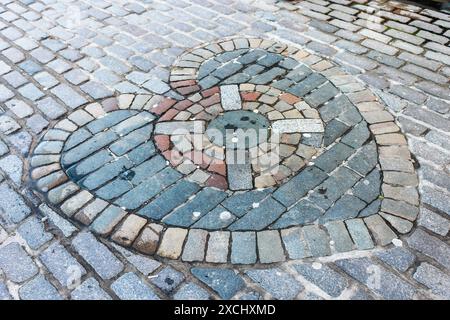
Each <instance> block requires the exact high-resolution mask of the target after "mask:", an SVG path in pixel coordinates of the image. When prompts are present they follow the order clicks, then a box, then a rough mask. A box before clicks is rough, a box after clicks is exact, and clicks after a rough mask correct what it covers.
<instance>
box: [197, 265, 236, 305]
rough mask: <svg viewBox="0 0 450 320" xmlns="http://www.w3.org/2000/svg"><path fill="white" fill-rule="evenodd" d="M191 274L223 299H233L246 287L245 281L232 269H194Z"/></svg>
mask: <svg viewBox="0 0 450 320" xmlns="http://www.w3.org/2000/svg"><path fill="white" fill-rule="evenodd" d="M191 272H192V274H193V275H194V276H195V277H196V278H197V279H199V280H200V281H201V282H203V283H204V284H206V285H207V286H208V287H210V288H211V289H213V290H214V291H215V292H216V293H217V294H218V295H219V296H220V297H221V298H222V299H226V300H229V299H231V298H232V297H233V296H234V295H235V294H236V293H237V292H238V291H239V290H241V289H243V288H244V286H245V283H244V280H242V278H241V277H240V276H239V275H237V274H236V273H235V271H234V270H232V269H215V268H192V269H191Z"/></svg>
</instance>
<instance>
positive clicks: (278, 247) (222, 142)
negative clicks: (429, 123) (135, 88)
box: [30, 38, 419, 264]
mask: <svg viewBox="0 0 450 320" xmlns="http://www.w3.org/2000/svg"><path fill="white" fill-rule="evenodd" d="M170 85H171V87H172V88H173V89H174V90H176V91H177V92H178V93H179V94H180V95H182V96H183V98H181V99H178V100H177V99H174V98H171V97H164V96H160V95H147V94H139V95H131V94H124V95H119V96H118V97H112V98H108V99H104V100H102V101H98V102H95V103H90V104H87V105H85V106H84V107H83V108H81V109H78V110H76V111H74V112H73V113H71V114H70V115H69V116H68V118H66V119H62V120H60V121H58V122H57V123H55V124H54V125H53V127H52V128H51V129H49V130H48V131H47V132H46V133H45V134H44V135H43V137H42V138H41V140H40V142H39V143H38V145H37V146H36V148H35V149H34V152H33V156H32V158H31V163H30V166H31V167H32V170H31V180H32V182H33V184H34V186H35V188H36V189H37V190H38V191H39V192H40V193H41V194H42V196H43V197H45V199H46V201H47V203H48V204H49V206H47V205H45V204H44V205H42V206H41V210H52V209H53V210H55V211H57V212H58V213H60V214H61V215H63V216H65V217H69V218H70V219H71V220H72V221H73V222H74V223H75V224H77V225H78V226H80V227H82V226H86V227H87V228H89V229H90V230H91V231H93V232H94V233H96V234H98V235H99V236H102V237H105V238H108V239H110V240H112V241H114V242H116V243H118V244H120V245H122V246H126V247H132V248H134V249H136V250H137V251H139V252H141V253H144V254H150V255H155V254H156V255H158V256H160V257H163V258H170V259H181V260H182V261H187V262H208V263H235V264H254V263H273V262H279V261H284V260H286V259H299V258H304V257H310V256H326V255H330V254H332V253H334V252H345V251H351V250H355V249H359V250H361V249H370V248H373V247H375V246H377V245H381V246H384V245H387V244H389V243H390V242H391V241H392V240H393V239H395V238H396V237H397V236H398V234H403V233H407V232H409V231H410V230H411V229H412V227H413V222H414V221H415V219H416V217H417V214H418V204H419V197H418V193H417V177H416V174H415V170H414V166H413V160H412V158H411V154H410V152H409V150H408V147H407V143H406V139H405V137H404V136H403V135H402V134H401V132H400V129H399V127H398V126H397V125H396V124H395V122H394V118H393V117H392V115H391V114H390V113H389V112H387V111H386V110H385V108H384V106H383V105H382V104H381V102H380V101H379V99H378V98H377V97H376V96H375V95H374V94H373V93H371V92H370V91H369V90H368V89H366V88H365V87H364V86H363V85H362V84H361V83H360V82H359V81H358V80H357V79H356V78H355V77H353V76H351V75H349V74H347V73H346V72H345V71H344V70H343V69H342V68H340V67H339V66H338V65H336V64H334V63H332V62H330V61H327V60H322V59H321V58H319V57H317V56H314V55H311V54H309V53H307V52H306V51H303V50H299V49H297V48H295V47H291V46H288V45H285V44H280V43H277V42H273V41H270V40H261V39H245V38H238V39H232V40H225V41H222V42H218V43H213V44H208V45H205V46H202V47H199V48H196V49H194V50H191V51H189V52H186V53H185V54H183V55H182V56H181V57H180V58H179V60H177V62H176V63H175V64H174V67H173V69H172V73H171V76H170Z"/></svg>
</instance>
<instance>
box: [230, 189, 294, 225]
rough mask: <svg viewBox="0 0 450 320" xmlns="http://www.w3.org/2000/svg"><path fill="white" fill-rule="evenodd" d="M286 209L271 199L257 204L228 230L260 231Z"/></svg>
mask: <svg viewBox="0 0 450 320" xmlns="http://www.w3.org/2000/svg"><path fill="white" fill-rule="evenodd" d="M285 210H286V208H285V207H284V206H283V205H281V204H280V203H279V202H277V201H276V200H274V199H273V198H272V197H268V198H266V199H264V200H263V201H262V202H259V203H258V204H257V206H256V207H254V208H253V209H252V210H250V211H249V212H248V213H247V214H246V215H244V216H243V217H241V218H240V219H239V220H238V221H236V222H235V223H233V224H232V225H231V226H230V227H229V229H230V230H262V229H264V228H265V227H267V226H268V225H270V224H271V223H272V222H274V221H275V220H276V219H277V218H278V217H279V216H280V215H281V214H282V213H283V212H284V211H285Z"/></svg>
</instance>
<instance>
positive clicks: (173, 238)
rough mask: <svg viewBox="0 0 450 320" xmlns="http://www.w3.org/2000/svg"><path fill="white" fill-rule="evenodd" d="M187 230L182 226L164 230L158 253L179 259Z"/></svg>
mask: <svg viewBox="0 0 450 320" xmlns="http://www.w3.org/2000/svg"><path fill="white" fill-rule="evenodd" d="M186 235H187V230H186V229H181V228H169V229H167V230H166V231H165V232H164V235H163V237H162V240H161V244H160V245H159V248H158V254H159V255H161V256H163V257H167V258H172V259H177V258H178V257H179V256H180V255H181V250H182V248H183V242H184V239H185V238H186Z"/></svg>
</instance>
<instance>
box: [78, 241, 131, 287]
mask: <svg viewBox="0 0 450 320" xmlns="http://www.w3.org/2000/svg"><path fill="white" fill-rule="evenodd" d="M72 246H73V247H74V248H75V250H76V251H77V252H78V253H79V254H80V256H81V257H82V258H83V259H84V260H85V261H86V262H87V263H88V264H89V265H90V266H91V267H92V268H94V270H95V272H97V273H98V275H99V276H100V277H102V278H103V279H112V278H113V277H115V276H116V275H117V274H119V273H120V272H121V271H122V270H123V268H124V265H123V263H122V262H120V260H119V259H117V258H116V257H115V256H114V255H113V254H112V252H111V251H109V250H108V248H107V247H106V246H105V245H104V244H102V243H101V242H99V241H98V240H97V239H95V237H94V236H93V235H92V234H91V233H88V232H81V233H79V234H78V235H77V236H76V237H75V238H74V239H73V241H72Z"/></svg>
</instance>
